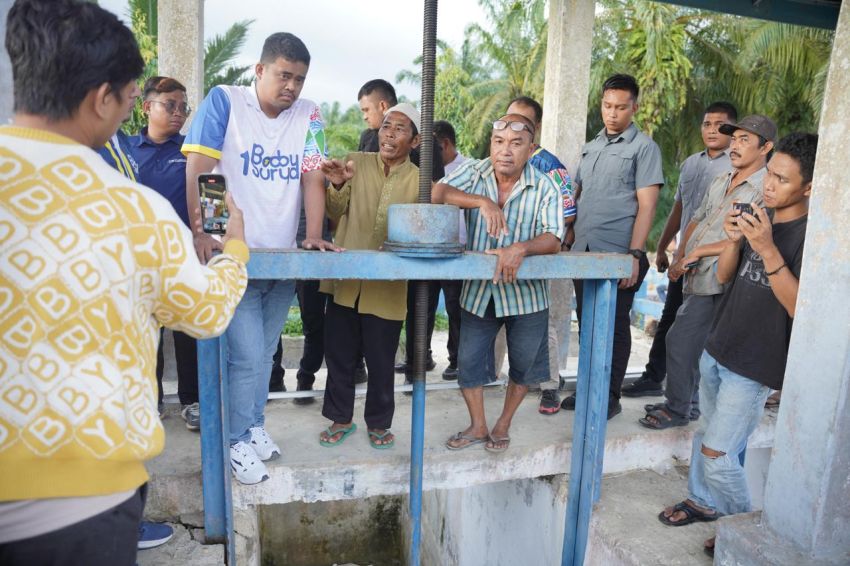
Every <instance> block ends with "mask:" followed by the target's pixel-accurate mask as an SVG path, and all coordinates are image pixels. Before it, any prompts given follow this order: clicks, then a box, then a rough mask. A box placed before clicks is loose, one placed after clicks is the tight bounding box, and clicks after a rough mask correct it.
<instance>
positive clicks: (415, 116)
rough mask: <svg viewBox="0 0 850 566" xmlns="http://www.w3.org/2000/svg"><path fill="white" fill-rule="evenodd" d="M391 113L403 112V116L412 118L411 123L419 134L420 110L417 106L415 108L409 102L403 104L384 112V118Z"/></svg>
mask: <svg viewBox="0 0 850 566" xmlns="http://www.w3.org/2000/svg"><path fill="white" fill-rule="evenodd" d="M390 112H401V113H402V114H404V115H405V116H407V117H408V118H410V121H411V122H413V125H414V126H416V131H417V132H419V130H420V127H419V110H417V109H416V107H415V106H413V105H412V104H410V103H409V102H401V103H399V104H396V105H395V106H393V107H392V108H389V109H388V110H387V111H386V112H384V116H386V115H387V114H389V113H390Z"/></svg>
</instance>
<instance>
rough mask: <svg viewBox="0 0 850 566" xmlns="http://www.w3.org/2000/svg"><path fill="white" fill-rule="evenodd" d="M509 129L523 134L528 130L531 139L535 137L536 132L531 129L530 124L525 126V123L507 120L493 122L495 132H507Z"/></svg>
mask: <svg viewBox="0 0 850 566" xmlns="http://www.w3.org/2000/svg"><path fill="white" fill-rule="evenodd" d="M508 127H510V129H512V130H513V131H515V132H521V131H523V130H526V131H527V132H528V133H529V134H531V137H534V130H532V129H531V128H529V127H528V124H525V123H523V122H509V121H507V120H496V121H495V122H493V129H494V130H505V129H507V128H508Z"/></svg>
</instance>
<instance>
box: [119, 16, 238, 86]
mask: <svg viewBox="0 0 850 566" xmlns="http://www.w3.org/2000/svg"><path fill="white" fill-rule="evenodd" d="M128 11H129V13H130V19H131V21H132V22H133V25H132V27H133V33H134V34H135V35H136V39H137V41H138V39H139V37H140V36H142V37H144V38H146V39H147V38H149V39H150V41H152V47H153V51H154V55H153V59H152V61H153V64H154V68H155V67H156V63H155V58H156V46H157V21H158V11H157V1H156V0H130V2H129V6H128ZM252 23H254V20H242V21H238V22H236V23H234V24H233V25H232V26H230V27H229V28H228V29H227V30H226V31H225V32H224V33H223V34H219V35H216V36H214V37H212V38H211V39H209V40H208V41H207V42H206V46H205V50H204V94H206V93H207V92H209V89H210V88H212V87H213V86H215V85H217V84H250V81H251V79H250V78H247V77H245V74H246V73H247V71H248V70H249V69H250V66H234V65H233V64H232V62H233V60H234V59H235V58H236V57H237V56H238V55H239V51H240V50H241V49H242V47H243V46H244V45H245V40H246V39H247V37H248V31H249V28H250V26H251V24H252ZM140 43H141V42H140Z"/></svg>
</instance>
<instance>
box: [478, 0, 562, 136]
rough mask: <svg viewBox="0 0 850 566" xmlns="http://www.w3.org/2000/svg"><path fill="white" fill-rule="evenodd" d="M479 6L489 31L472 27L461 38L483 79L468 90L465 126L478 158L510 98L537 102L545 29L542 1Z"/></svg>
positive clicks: (490, 0) (483, 0)
mask: <svg viewBox="0 0 850 566" xmlns="http://www.w3.org/2000/svg"><path fill="white" fill-rule="evenodd" d="M479 1H480V4H481V6H482V7H483V8H484V11H485V13H486V15H487V20H488V21H489V23H490V24H491V26H492V31H491V30H489V29H485V28H484V27H482V26H481V25H479V24H472V25H470V26H469V27H468V28H467V29H466V36H467V41H468V49H469V51H470V54H473V58H474V59H477V60H479V61H481V67H482V69H483V70H484V72H486V73H487V74H488V75H489V76H488V78H486V79H485V80H479V81H477V82H475V84H473V85H471V86H470V88H469V94H470V95H471V97H472V99H473V100H474V101H475V103H474V104H473V106H472V108H471V109H470V111H469V114H468V115H467V120H466V125H467V128H468V130H469V135H470V137H471V138H472V139H473V140H476V142H477V143H476V145H477V146H478V148H479V153H480V151H481V150H483V149H484V148H485V147H486V144H487V139H488V125H489V123H490V122H491V121H492V118H493V116H495V115H496V114H499V113H500V112H503V111H504V109H505V107H506V106H507V105H508V102H510V100H511V99H512V98H515V97H517V96H521V95H525V96H530V97H532V98H534V99H536V100H538V101H541V102H542V100H543V81H544V72H545V68H546V39H547V29H548V28H547V20H546V10H545V8H546V3H545V2H544V1H543V0H516V1H514V2H511V3H509V4H503V3H499V2H494V1H493V0H479Z"/></svg>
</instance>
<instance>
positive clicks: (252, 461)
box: [230, 442, 269, 485]
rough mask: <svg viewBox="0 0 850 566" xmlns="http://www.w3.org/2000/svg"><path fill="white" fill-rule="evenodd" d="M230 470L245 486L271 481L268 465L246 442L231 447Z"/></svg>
mask: <svg viewBox="0 0 850 566" xmlns="http://www.w3.org/2000/svg"><path fill="white" fill-rule="evenodd" d="M230 469H231V470H233V475H234V476H236V479H237V480H239V481H240V482H241V483H244V484H248V485H251V484H255V483H260V482H261V481H264V480H267V479H269V472H268V470H267V469H266V465H265V464H263V463H262V462H261V461H260V458H259V457H258V456H257V453H256V452H254V449H253V448H251V447H250V446H249V445H248V444H247V443H246V442H237V443H236V444H234V445H233V446H231V447H230Z"/></svg>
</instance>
